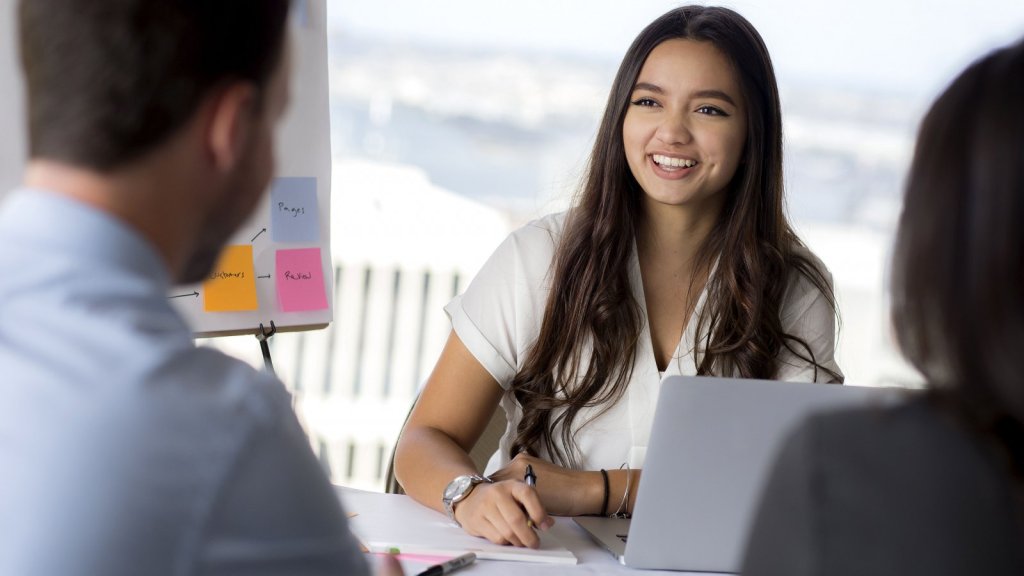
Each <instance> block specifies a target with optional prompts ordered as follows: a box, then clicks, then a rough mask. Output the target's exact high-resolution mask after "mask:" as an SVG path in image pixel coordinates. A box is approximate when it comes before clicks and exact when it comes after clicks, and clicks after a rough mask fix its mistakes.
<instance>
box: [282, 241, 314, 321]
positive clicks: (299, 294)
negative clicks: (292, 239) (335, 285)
mask: <svg viewBox="0 0 1024 576" xmlns="http://www.w3.org/2000/svg"><path fill="white" fill-rule="evenodd" d="M276 261H277V262H276V263H277V271H276V273H275V274H274V278H275V279H276V283H277V299H278V302H280V304H281V310H283V311H285V312H300V311H303V310H324V309H325V308H327V290H326V289H325V288H324V269H323V264H322V263H321V260H320V249H319V248H303V249H299V250H278V251H277V256H276Z"/></svg>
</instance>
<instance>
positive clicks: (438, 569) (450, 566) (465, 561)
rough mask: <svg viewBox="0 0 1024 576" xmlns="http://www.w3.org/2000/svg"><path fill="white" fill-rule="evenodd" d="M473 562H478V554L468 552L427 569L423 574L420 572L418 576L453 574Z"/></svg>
mask: <svg viewBox="0 0 1024 576" xmlns="http://www.w3.org/2000/svg"><path fill="white" fill-rule="evenodd" d="M473 562H476V554H474V553H472V552H468V553H466V554H463V555H462V556H458V557H456V558H452V559H451V560H449V561H447V562H442V563H440V564H435V565H434V566H431V567H430V568H427V569H426V570H424V571H423V572H420V573H419V574H417V575H416V576H442V575H443V574H451V573H452V572H454V571H456V570H458V569H459V568H465V567H466V566H469V565H470V564H472V563H473Z"/></svg>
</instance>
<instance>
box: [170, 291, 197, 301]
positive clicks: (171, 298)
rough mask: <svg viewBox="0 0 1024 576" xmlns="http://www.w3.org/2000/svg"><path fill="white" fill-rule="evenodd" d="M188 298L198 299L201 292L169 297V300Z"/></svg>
mask: <svg viewBox="0 0 1024 576" xmlns="http://www.w3.org/2000/svg"><path fill="white" fill-rule="evenodd" d="M188 296H192V297H193V298H198V297H199V292H192V293H191V294H178V295H177V296H168V297H167V299H168V300H173V299H175V298H187V297H188Z"/></svg>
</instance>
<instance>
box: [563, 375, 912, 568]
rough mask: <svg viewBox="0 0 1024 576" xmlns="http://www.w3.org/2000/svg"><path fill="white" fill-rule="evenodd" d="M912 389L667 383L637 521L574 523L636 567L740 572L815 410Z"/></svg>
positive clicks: (886, 400)
mask: <svg viewBox="0 0 1024 576" xmlns="http://www.w3.org/2000/svg"><path fill="white" fill-rule="evenodd" d="M905 392H906V391H905V390H902V389H899V390H898V389H894V388H867V387H860V386H836V385H826V384H808V383H796V382H775V381H768V380H743V379H734V378H708V377H687V376H672V377H669V378H666V379H665V381H664V382H662V385H661V392H660V395H659V396H658V404H657V408H656V409H655V413H654V423H653V427H652V429H651V440H650V446H649V447H648V449H647V456H646V458H645V462H644V468H643V474H642V475H641V477H640V486H639V488H638V490H639V491H638V492H637V497H636V503H635V506H634V510H633V518H632V519H630V520H626V519H614V518H603V517H595V516H580V517H577V518H575V519H574V520H575V522H576V523H577V524H579V525H580V526H581V527H582V528H583V529H584V530H586V531H587V532H588V533H589V534H590V536H591V537H592V538H593V539H594V540H596V541H597V542H598V543H599V544H601V545H602V546H604V547H605V548H607V549H608V550H609V551H610V552H612V554H614V555H615V556H616V557H618V559H619V561H620V562H621V563H622V564H624V565H626V566H629V567H632V568H649V569H657V570H687V571H695V572H727V573H736V572H739V570H740V565H741V563H742V560H743V558H742V556H743V549H744V546H745V545H746V535H747V529H748V526H749V525H750V523H751V522H752V521H753V514H754V512H755V506H756V505H757V502H758V498H759V497H760V493H761V486H762V484H764V482H765V481H767V476H768V474H769V472H770V468H771V464H772V462H773V460H774V457H775V453H776V451H777V450H778V449H779V448H780V444H781V442H782V440H784V439H785V437H786V435H787V433H788V432H789V431H790V430H791V429H792V428H793V427H794V426H796V425H797V424H798V423H799V422H800V421H802V420H803V418H804V417H805V416H806V415H808V414H809V413H811V412H815V411H818V410H823V409H835V408H843V407H855V406H865V405H875V404H877V405H887V404H892V403H894V402H895V401H898V400H899V399H900V398H902V397H903V396H904V395H905V394H904V393H905Z"/></svg>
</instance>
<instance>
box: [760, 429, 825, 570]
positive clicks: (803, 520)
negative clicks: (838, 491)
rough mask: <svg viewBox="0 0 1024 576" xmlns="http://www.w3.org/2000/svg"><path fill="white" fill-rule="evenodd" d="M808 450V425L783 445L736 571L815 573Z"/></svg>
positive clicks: (810, 445) (810, 446)
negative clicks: (740, 568)
mask: <svg viewBox="0 0 1024 576" xmlns="http://www.w3.org/2000/svg"><path fill="white" fill-rule="evenodd" d="M812 449H813V443H812V434H811V428H810V425H809V424H804V425H802V426H801V427H799V428H798V429H797V430H796V431H794V432H793V433H791V434H790V436H789V438H787V439H786V441H785V442H784V443H783V445H782V449H781V450H780V452H779V453H778V456H777V457H776V459H775V463H774V465H773V466H772V470H771V472H770V474H769V476H768V481H767V483H766V484H765V486H764V490H763V492H762V493H761V499H760V502H759V504H758V506H757V509H756V514H755V516H754V521H753V524H752V525H751V530H750V533H749V536H748V540H747V547H746V553H745V555H744V561H743V569H742V570H741V571H740V573H741V574H743V575H744V576H776V575H778V576H801V575H805V574H806V575H810V574H817V573H819V566H818V564H819V562H818V560H817V539H816V538H817V537H818V536H819V534H818V532H817V530H816V528H815V526H814V512H815V505H816V503H815V502H814V498H815V489H816V487H815V485H814V461H813V453H812Z"/></svg>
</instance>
